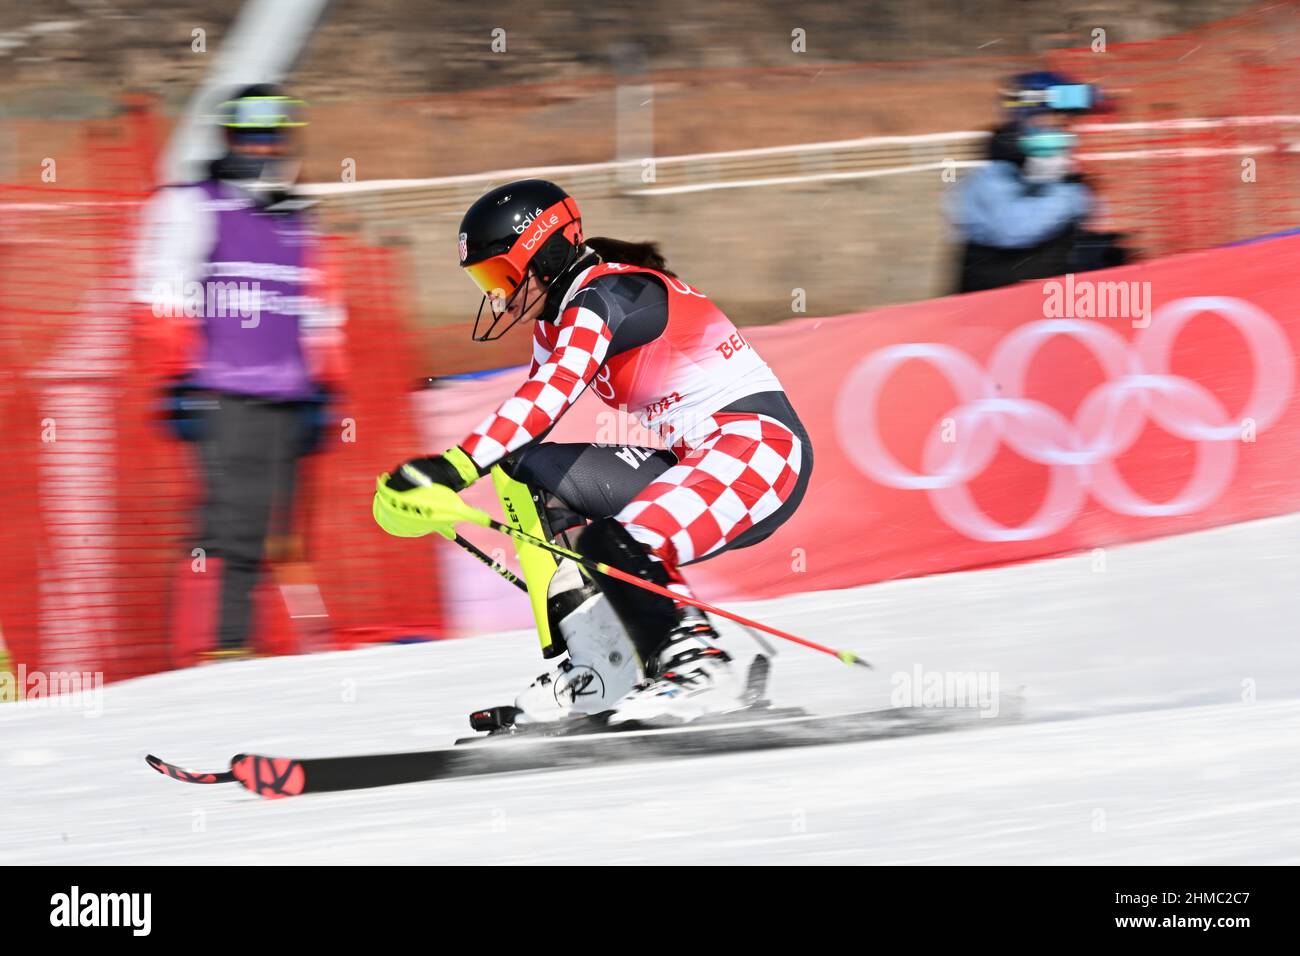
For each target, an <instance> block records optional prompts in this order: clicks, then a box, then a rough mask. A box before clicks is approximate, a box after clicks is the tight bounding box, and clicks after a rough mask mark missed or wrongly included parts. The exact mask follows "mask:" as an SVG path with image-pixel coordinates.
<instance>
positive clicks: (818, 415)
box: [410, 236, 1300, 627]
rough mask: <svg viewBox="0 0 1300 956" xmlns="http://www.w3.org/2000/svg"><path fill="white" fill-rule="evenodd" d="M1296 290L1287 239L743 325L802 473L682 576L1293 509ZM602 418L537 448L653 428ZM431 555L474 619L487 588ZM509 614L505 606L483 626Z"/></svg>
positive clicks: (1055, 543)
mask: <svg viewBox="0 0 1300 956" xmlns="http://www.w3.org/2000/svg"><path fill="white" fill-rule="evenodd" d="M1297 301H1300V236H1296V237H1288V238H1280V239H1273V240H1268V241H1264V242H1259V243H1254V244H1250V245H1245V246H1239V247H1236V248H1230V249H1221V250H1213V251H1209V252H1201V253H1192V254H1188V255H1184V256H1175V257H1171V258H1168V259H1164V260H1159V261H1153V262H1149V263H1142V264H1138V265H1133V266H1127V267H1124V268H1121V269H1112V270H1107V271H1105V272H1097V273H1088V274H1087V275H1086V276H1071V277H1068V278H1065V277H1063V278H1061V279H1055V280H1048V281H1046V282H1031V283H1024V284H1022V285H1019V286H1015V287H1011V288H1007V289H999V290H994V291H991V292H984V293H978V294H974V295H966V296H955V297H951V298H945V299H935V300H932V301H928V302H918V303H914V304H911V305H904V306H897V307H892V308H886V309H880V310H878V311H875V312H869V313H863V314H858V315H844V316H837V317H835V318H829V319H802V320H799V321H797V322H785V323H782V324H780V325H774V326H765V327H757V328H749V329H746V331H745V335H746V338H747V339H748V340H749V342H750V344H751V345H753V347H754V348H755V349H757V350H758V352H759V354H761V355H762V356H763V357H764V358H765V359H767V361H768V362H769V363H770V364H771V365H772V367H773V368H774V370H775V371H776V373H777V376H778V377H779V378H780V379H781V381H782V383H783V385H784V386H785V388H786V389H787V391H788V392H789V394H790V397H791V400H792V402H793V404H794V406H795V408H796V410H797V411H798V412H799V414H800V417H801V418H802V419H803V422H804V424H805V425H806V426H807V428H808V431H809V434H810V437H811V440H812V444H813V447H814V449H815V458H816V465H815V468H814V471H813V477H812V482H811V485H810V486H809V489H808V493H807V496H806V498H805V500H804V502H803V504H802V505H801V506H800V508H799V510H798V511H797V512H796V514H795V515H794V516H793V517H792V518H791V519H790V520H789V521H788V522H787V524H786V525H785V526H783V527H782V528H781V529H780V530H779V531H777V532H776V533H775V534H774V535H773V536H772V537H771V538H769V539H768V540H767V541H765V542H763V543H762V544H759V545H756V546H754V547H752V548H747V549H743V550H740V551H735V552H730V553H727V554H723V555H721V556H719V557H718V558H716V559H713V560H708V561H705V562H704V563H701V564H698V565H694V566H692V567H690V568H688V569H687V577H688V578H689V579H690V580H691V581H692V582H693V583H695V584H696V585H697V587H698V591H699V594H700V596H701V597H703V598H705V599H707V600H725V599H735V598H760V597H774V596H777V595H781V594H788V593H792V592H799V591H810V590H821V589H826V588H843V587H851V586H854V585H861V584H868V583H872V582H876V581H883V580H889V579H893V578H903V577H914V576H918V575H924V574H933V573H937V572H943V571H952V570H957V569H962V568H971V567H979V566H986V565H993V564H1002V563H1007V562H1013V561H1020V560H1025V559H1030V558H1037V557H1043V556H1046V555H1052V554H1060V553H1064V552H1070V551H1078V550H1081V549H1091V548H1098V547H1104V546H1107V545H1114V544H1118V543H1120V542H1125V541H1132V540H1137V539H1142V538H1150V537H1156V536H1160V535H1167V534H1174V533H1178V532H1185V531H1192V530H1195V529H1198V528H1206V527H1212V526H1216V525H1223V524H1229V523H1233V522H1238V521H1245V520H1248V519H1251V518H1259V517H1264V516H1267V515H1275V514H1281V513H1286V512H1291V511H1295V510H1297V509H1300V389H1298V388H1297V384H1296V356H1297V355H1300V313H1297V310H1296V307H1295V303H1296V302H1297ZM521 374H522V372H521V370H515V371H514V372H513V373H512V374H511V373H502V374H501V375H498V376H495V377H492V378H484V379H478V380H470V381H461V382H446V383H443V384H442V385H441V386H440V387H439V389H437V390H435V391H434V392H433V393H432V394H431V395H430V396H429V397H428V398H427V399H426V401H427V402H428V405H429V407H430V408H431V409H436V410H437V411H438V413H439V414H438V415H437V416H426V417H425V420H426V421H428V422H429V423H430V424H431V426H433V427H434V428H436V433H435V434H432V435H430V437H429V439H428V444H429V445H431V446H432V447H445V446H447V445H449V444H451V443H453V442H456V441H459V440H460V439H462V438H463V437H464V435H465V434H466V433H467V432H468V430H469V429H471V428H472V427H473V426H474V425H475V424H477V422H478V421H479V420H481V418H482V417H483V416H484V415H485V414H486V413H487V412H489V411H490V410H491V409H492V408H493V407H495V404H496V403H497V402H499V401H501V400H502V399H503V398H504V397H505V396H506V395H508V394H510V393H511V392H512V391H513V389H514V387H516V386H517V384H518V382H519V380H520V377H521ZM614 416H615V413H613V412H611V410H610V409H608V408H606V406H605V405H604V404H603V403H601V402H600V400H599V399H598V398H596V397H595V396H594V395H592V394H590V393H588V394H585V395H584V396H583V397H582V398H580V399H579V401H578V404H577V405H575V407H574V408H573V409H572V410H571V411H570V412H569V413H568V414H566V415H565V417H564V418H563V419H561V421H560V423H559V425H557V426H556V428H555V430H554V431H553V432H552V433H551V434H550V435H549V436H548V440H553V441H593V440H594V441H605V442H611V441H614V442H625V443H628V444H645V443H647V438H648V436H647V435H646V433H645V431H644V429H640V428H639V427H637V426H636V425H635V424H631V423H629V422H628V420H627V419H626V416H622V418H621V420H620V419H616V418H615V417H614ZM472 491H473V492H474V493H475V494H477V495H478V497H477V498H476V503H478V504H480V505H483V506H488V505H489V496H488V495H487V494H486V493H485V491H484V490H482V489H479V488H475V489H472ZM467 536H469V537H471V538H473V539H474V540H476V542H477V543H478V544H479V545H480V546H483V547H499V546H500V541H498V540H495V539H494V537H493V536H491V535H490V534H489V533H485V532H481V531H478V530H477V529H475V530H472V531H471V532H468V533H467ZM418 547H419V544H418V543H413V544H412V547H411V548H410V550H416V549H417V548H418ZM444 548H445V544H444ZM446 550H450V549H446ZM444 560H445V561H446V567H447V573H446V579H445V586H446V588H447V598H448V602H449V607H448V614H449V616H450V618H451V620H452V622H453V623H454V624H459V625H460V626H463V627H469V626H471V625H472V624H473V622H474V621H475V619H478V620H482V605H481V603H480V602H479V600H478V599H479V597H480V596H481V595H482V594H484V593H486V592H487V589H488V588H491V587H496V588H497V589H498V591H499V589H500V584H499V582H497V581H495V579H494V578H493V576H492V575H490V574H487V573H486V572H484V570H483V569H482V568H481V567H479V566H477V565H476V564H475V563H474V562H473V561H472V560H471V559H469V558H465V557H463V556H461V555H449V556H447V557H445V559H444ZM526 621H527V608H526V607H524V604H523V602H518V604H517V606H516V607H515V608H513V609H512V610H511V611H510V612H509V613H498V614H496V616H495V617H494V618H493V619H492V621H491V623H492V625H493V626H497V627H505V626H510V625H514V626H522V625H524V624H525V623H526Z"/></svg>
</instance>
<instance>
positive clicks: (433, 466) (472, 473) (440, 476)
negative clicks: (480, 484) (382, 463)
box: [388, 445, 482, 491]
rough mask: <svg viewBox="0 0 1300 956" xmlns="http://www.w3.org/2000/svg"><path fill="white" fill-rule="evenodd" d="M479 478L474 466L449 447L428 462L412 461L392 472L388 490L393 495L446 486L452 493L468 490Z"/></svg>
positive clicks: (422, 459) (476, 466) (460, 450)
mask: <svg viewBox="0 0 1300 956" xmlns="http://www.w3.org/2000/svg"><path fill="white" fill-rule="evenodd" d="M480 477H482V472H480V471H479V469H478V465H476V464H474V459H472V458H470V457H469V455H467V454H466V453H465V452H464V451H463V450H462V449H461V447H460V446H459V445H453V446H452V447H451V448H448V449H447V450H446V451H445V452H443V453H442V454H441V455H434V456H432V457H429V458H412V459H411V460H410V461H408V462H406V463H405V464H402V465H398V466H397V467H396V468H394V469H393V471H392V474H391V475H389V478H388V487H389V488H391V489H393V491H410V490H411V489H412V488H419V487H422V486H424V485H446V486H447V487H448V488H450V489H451V490H452V491H460V490H461V489H463V488H468V487H469V486H470V485H472V484H473V483H474V482H476V481H478V479H479V478H480Z"/></svg>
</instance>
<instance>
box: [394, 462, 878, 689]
mask: <svg viewBox="0 0 1300 956" xmlns="http://www.w3.org/2000/svg"><path fill="white" fill-rule="evenodd" d="M387 478H388V476H387V475H381V476H380V478H379V480H378V482H377V483H376V485H377V490H378V492H379V494H381V495H384V496H385V497H393V498H395V497H396V493H395V492H392V491H391V490H390V489H389V488H388V487H387V486H386V484H385V482H386V480H387ZM414 491H415V492H418V493H419V497H418V498H415V497H407V498H405V499H398V500H397V501H396V502H395V507H397V508H398V509H400V510H405V511H413V512H416V513H417V514H419V515H421V517H423V518H424V519H426V520H428V521H430V522H432V523H433V524H434V528H432V529H431V530H437V531H438V532H439V533H440V534H442V535H443V536H444V537H447V538H453V535H452V534H451V526H454V525H455V524H456V523H457V522H460V521H469V522H472V523H473V524H476V525H480V526H482V527H484V528H491V529H492V530H493V531H497V532H500V533H501V534H504V535H506V536H507V537H511V538H514V539H515V540H516V541H523V542H525V543H526V544H531V545H535V546H536V547H539V548H542V549H544V550H546V551H549V552H551V553H552V554H555V555H559V556H560V557H562V558H569V559H570V560H572V561H576V562H577V563H578V564H580V565H582V566H583V567H584V568H586V569H587V570H588V571H594V572H596V573H597V574H603V575H605V576H606V577H610V578H615V579H617V580H619V581H624V582H626V583H627V584H631V585H633V586H634V587H639V588H641V589H643V590H646V591H650V592H651V593H653V594H658V595H661V596H663V597H666V598H669V599H671V600H673V601H681V602H682V603H683V604H690V605H693V606H694V607H697V608H699V609H700V610H701V611H707V612H708V613H710V614H716V615H718V617H725V618H726V619H727V620H729V621H735V622H736V623H737V624H743V625H744V626H746V627H752V628H754V629H755V630H759V631H763V632H765V633H767V634H771V635H772V636H774V637H779V638H782V639H783V640H787V641H791V642H792V643H795V644H800V645H802V646H803V647H807V648H809V649H810V650H814V651H819V652H821V653H822V654H828V655H830V656H831V657H834V658H836V659H837V660H840V661H842V662H844V663H845V664H853V665H856V666H858V667H866V668H870V667H871V665H870V664H869V663H868V662H867V661H865V660H863V659H862V658H861V657H859V656H858V655H857V654H855V653H853V652H852V651H845V650H839V649H837V648H834V647H827V646H826V645H825V644H818V643H817V642H816V641H810V640H808V639H807V638H805V637H799V636H797V635H795V634H791V633H789V632H788V631H783V630H781V629H780V628H775V627H771V626H770V625H767V624H762V623H760V622H758V621H755V620H752V619H750V618H747V617H744V616H743V615H740V614H737V613H736V612H734V611H727V610H724V609H723V608H720V607H715V606H714V605H712V604H708V603H706V602H704V601H701V600H699V599H697V598H693V597H687V596H686V595H684V594H678V593H677V592H676V591H670V590H668V588H665V587H661V586H660V585H658V584H655V583H654V582H652V581H645V580H643V579H641V578H638V577H637V576H636V575H634V574H629V573H627V572H626V571H624V570H622V569H620V568H616V567H613V566H612V565H608V564H606V563H605V562H603V561H593V560H592V559H590V558H588V557H585V556H583V555H581V554H579V553H578V552H576V551H571V550H569V549H568V548H564V547H561V546H560V545H558V544H552V543H551V542H549V541H547V540H546V539H545V538H536V537H534V536H533V535H531V534H528V533H526V532H524V531H520V530H519V529H518V528H512V527H511V526H510V525H508V524H505V523H504V522H501V521H497V520H496V519H495V518H493V517H492V516H491V515H490V514H488V513H487V512H486V511H482V510H480V509H479V508H475V507H473V506H472V505H468V504H466V503H465V502H464V501H462V500H461V499H460V496H459V495H457V494H456V492H454V491H452V490H451V489H450V488H448V487H447V486H446V485H426V486H424V487H421V488H417V489H414ZM407 494H408V495H410V492H408V493H407ZM439 525H442V526H444V528H445V530H444V528H439V527H437V526H439ZM453 540H454V539H453Z"/></svg>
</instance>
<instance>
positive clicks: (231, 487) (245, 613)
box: [199, 395, 304, 650]
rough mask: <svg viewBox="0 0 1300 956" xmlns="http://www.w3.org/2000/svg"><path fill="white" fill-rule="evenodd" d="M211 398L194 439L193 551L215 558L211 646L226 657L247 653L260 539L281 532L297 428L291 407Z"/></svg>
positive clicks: (286, 519)
mask: <svg viewBox="0 0 1300 956" xmlns="http://www.w3.org/2000/svg"><path fill="white" fill-rule="evenodd" d="M212 398H213V399H214V400H215V401H214V404H213V405H212V406H211V407H209V408H208V409H206V410H205V412H204V417H205V421H204V427H203V429H202V434H201V437H200V439H199V461H200V464H201V466H202V470H203V483H204V502H203V510H202V532H201V538H200V544H201V546H202V547H203V548H204V550H205V551H206V553H207V555H208V557H216V558H221V597H220V603H219V612H218V613H219V619H218V623H217V641H218V644H219V646H220V647H221V648H222V649H223V650H233V649H236V648H242V647H246V646H248V642H249V634H250V630H251V627H252V612H253V588H254V587H255V586H256V584H257V579H258V575H259V574H260V572H261V567H262V559H263V556H264V554H265V548H266V538H267V535H268V533H270V534H278V535H283V534H287V533H288V531H289V527H290V521H291V518H292V502H293V489H294V482H295V478H296V466H297V460H298V456H299V453H300V451H301V449H302V447H303V434H302V433H303V429H304V425H303V416H302V413H301V405H299V404H296V403H283V402H267V401H263V400H261V399H256V398H249V397H246V396H241V395H213V396H212Z"/></svg>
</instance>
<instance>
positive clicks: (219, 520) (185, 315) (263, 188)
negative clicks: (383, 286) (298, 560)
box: [135, 85, 342, 656]
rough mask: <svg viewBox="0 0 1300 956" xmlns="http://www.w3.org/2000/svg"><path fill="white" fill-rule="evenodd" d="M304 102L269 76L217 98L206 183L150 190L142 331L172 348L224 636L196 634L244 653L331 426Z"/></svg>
mask: <svg viewBox="0 0 1300 956" xmlns="http://www.w3.org/2000/svg"><path fill="white" fill-rule="evenodd" d="M300 110H301V104H300V103H299V102H298V101H297V100H294V99H292V98H291V97H288V96H286V95H284V93H282V92H281V91H280V90H279V89H278V88H276V87H273V86H269V85H257V86H250V87H246V88H244V89H242V90H240V91H239V92H238V93H237V94H236V95H235V96H233V97H232V98H231V99H230V100H228V101H227V102H225V103H223V104H222V105H221V107H220V111H219V117H218V122H219V123H220V125H221V127H222V128H223V130H224V135H225V141H226V152H225V154H224V155H223V156H221V157H220V158H219V159H217V160H215V161H214V162H212V163H211V166H210V171H209V175H208V177H207V178H206V179H204V180H202V181H200V182H195V183H187V184H181V185H172V186H165V187H163V188H162V189H160V190H159V191H158V192H157V193H156V194H155V195H154V196H153V197H152V199H151V200H150V202H149V204H148V206H147V207H146V209H145V214H144V223H143V233H142V239H141V242H140V245H139V248H138V251H137V262H136V275H137V287H136V291H135V298H136V301H137V302H138V303H140V304H141V305H142V306H143V305H145V304H147V305H148V307H149V311H148V313H147V314H145V315H144V316H143V318H142V322H143V323H144V324H143V326H142V328H141V334H142V335H143V336H144V337H146V338H148V337H152V338H153V339H154V340H156V341H162V342H164V346H163V349H162V353H163V357H162V359H161V363H160V364H162V365H164V366H165V367H166V368H167V370H168V372H169V373H170V375H171V377H172V382H173V385H172V387H171V388H170V389H169V402H170V411H171V419H172V422H173V425H174V427H175V428H176V430H177V433H178V435H179V436H180V437H182V438H185V439H187V440H192V441H194V442H196V443H197V449H198V459H199V464H200V467H201V470H202V473H203V486H204V488H203V490H204V499H203V507H202V514H201V530H200V534H199V542H198V546H199V547H201V548H202V549H203V550H202V552H199V553H200V554H201V555H202V556H203V558H204V559H205V560H206V562H207V567H206V568H205V571H207V572H216V573H208V574H206V575H205V576H206V578H207V580H208V581H212V582H215V580H217V579H219V581H220V585H219V598H218V600H217V602H216V604H217V608H218V613H217V620H216V624H215V641H213V640H212V639H211V638H209V639H208V640H207V641H199V642H198V643H200V644H204V643H208V644H209V645H210V644H211V643H215V645H216V646H215V648H212V649H211V651H210V652H209V653H210V654H215V655H217V656H234V655H239V654H242V653H245V652H247V650H248V649H249V646H250V635H251V629H252V621H253V615H252V605H253V599H252V597H253V590H254V587H255V585H256V584H257V581H258V578H259V575H260V573H261V568H262V562H263V559H264V557H265V556H266V544H267V541H268V537H269V538H270V540H271V541H273V542H277V541H278V542H286V541H289V540H292V539H291V538H290V536H289V533H288V532H289V530H290V525H289V522H290V516H291V511H292V490H293V488H294V483H295V471H296V465H297V461H298V459H299V458H300V457H301V456H302V455H303V454H305V453H306V452H307V451H309V450H310V449H311V446H312V445H313V443H314V441H315V438H316V435H317V434H318V431H319V427H320V423H321V421H322V420H323V419H322V416H321V409H322V408H323V396H324V394H325V391H324V388H323V386H324V380H325V379H326V378H327V377H328V374H327V371H326V368H325V366H326V364H327V362H326V361H324V360H323V359H322V355H324V354H326V353H328V352H330V351H337V344H338V337H339V335H340V332H341V325H342V322H341V319H342V317H341V314H340V310H339V309H337V308H334V307H331V306H329V305H328V304H327V303H326V302H325V301H324V299H323V296H322V294H321V290H322V289H323V287H324V284H323V282H322V277H321V275H320V270H319V259H318V257H317V252H318V251H319V250H318V235H317V233H316V230H315V228H314V225H313V223H312V221H311V218H310V216H309V213H308V206H309V205H310V203H309V202H308V201H307V200H305V199H303V198H302V197H301V196H299V195H296V194H295V193H294V190H293V186H294V183H295V181H296V179H297V173H298V166H299V159H298V157H299V144H298V142H297V129H298V128H299V127H301V126H302V125H304V124H303V122H302V120H301V119H300ZM192 553H193V552H192ZM185 599H186V595H184V594H182V595H181V596H180V598H179V599H178V603H179V604H184V603H185Z"/></svg>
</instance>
